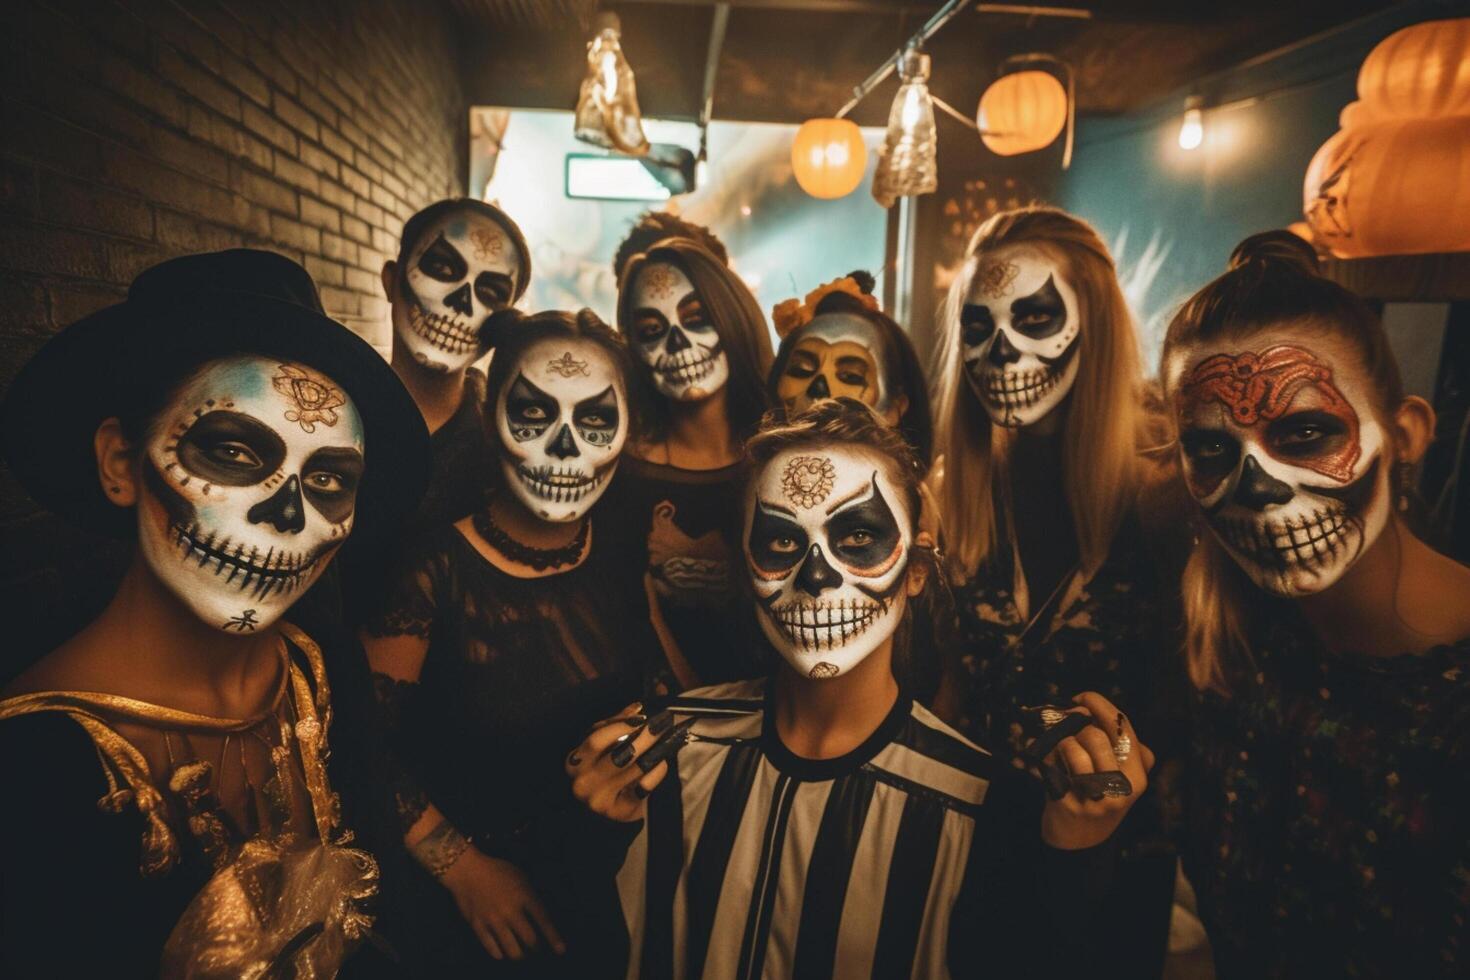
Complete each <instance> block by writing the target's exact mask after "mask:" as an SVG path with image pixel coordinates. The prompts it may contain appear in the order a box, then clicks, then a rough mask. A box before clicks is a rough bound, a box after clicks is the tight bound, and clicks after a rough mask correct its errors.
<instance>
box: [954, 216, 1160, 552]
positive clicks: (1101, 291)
mask: <svg viewBox="0 0 1470 980" xmlns="http://www.w3.org/2000/svg"><path fill="white" fill-rule="evenodd" d="M1008 245H1026V246H1029V247H1031V248H1034V249H1036V250H1038V251H1041V252H1044V253H1045V254H1046V255H1047V256H1048V257H1049V258H1051V259H1053V260H1054V261H1056V262H1058V263H1060V264H1061V266H1062V268H1063V270H1065V273H1066V276H1067V278H1068V280H1069V281H1070V282H1071V284H1072V288H1073V289H1074V290H1075V291H1076V294H1077V305H1078V309H1077V317H1078V319H1079V320H1080V321H1081V323H1082V331H1081V334H1080V336H1079V339H1078V341H1077V342H1078V343H1079V344H1080V345H1081V346H1080V347H1079V348H1078V351H1077V355H1076V356H1077V357H1078V359H1079V361H1080V363H1079V365H1078V371H1077V381H1076V382H1075V384H1074V385H1073V386H1072V391H1071V393H1070V395H1069V400H1070V407H1069V409H1068V411H1067V418H1066V428H1065V430H1064V432H1063V434H1062V444H1063V446H1062V479H1063V482H1064V486H1065V488H1066V492H1067V499H1068V500H1069V501H1070V502H1071V510H1072V523H1073V526H1074V527H1075V528H1076V533H1077V551H1078V556H1079V558H1080V560H1081V566H1082V569H1083V571H1084V573H1085V574H1091V573H1092V572H1093V571H1095V570H1096V569H1097V568H1098V567H1099V566H1100V565H1101V564H1102V563H1103V561H1104V560H1105V559H1106V558H1107V554H1108V550H1109V549H1110V548H1111V546H1112V542H1113V535H1114V534H1115V533H1116V532H1117V529H1118V525H1119V523H1120V522H1121V521H1122V519H1123V516H1124V514H1125V513H1126V512H1127V510H1128V509H1129V508H1130V507H1131V506H1132V505H1133V502H1134V497H1135V494H1136V491H1137V484H1138V465H1139V464H1138V451H1139V442H1140V438H1141V433H1142V423H1143V419H1142V414H1143V413H1142V409H1141V407H1140V406H1141V404H1142V396H1141V392H1142V387H1143V382H1142V367H1141V363H1140V362H1141V357H1140V355H1139V351H1138V337H1137V334H1136V333H1135V331H1134V328H1133V318H1132V316H1131V314H1130V313H1129V312H1128V304H1127V303H1126V302H1125V301H1124V299H1123V293H1122V290H1120V289H1119V288H1118V277H1117V270H1116V269H1115V268H1114V266H1113V259H1112V256H1111V255H1110V254H1108V249H1107V246H1106V245H1104V244H1103V241H1102V239H1101V238H1099V237H1098V234H1097V232H1096V231H1094V230H1093V228H1092V226H1091V225H1089V224H1087V222H1085V221H1083V220H1081V219H1080V218H1076V217H1073V216H1072V215H1070V214H1067V213H1066V212H1065V211H1060V210H1058V209H1056V208H1050V207H1041V206H1031V207H1025V208H1020V209H1018V210H1014V211H1002V212H1000V213H999V214H996V215H994V216H993V217H991V218H990V219H989V220H988V221H986V222H985V223H984V224H983V225H981V226H980V228H979V230H978V231H976V232H975V237H974V238H972V239H971V240H970V246H969V248H968V249H967V251H966V258H965V263H964V265H963V267H962V268H961V270H960V272H959V274H958V275H957V276H956V277H955V280H954V284H953V285H952V286H951V287H950V291H949V297H948V299H947V300H946V302H945V305H944V311H943V324H942V329H941V338H940V345H939V352H938V360H937V364H936V375H935V376H936V378H937V383H936V387H937V391H936V394H935V399H934V415H935V418H936V419H937V420H938V421H937V422H936V425H935V438H934V443H935V446H934V448H935V451H936V452H937V453H941V454H943V456H944V469H945V473H944V483H943V486H942V487H941V488H940V492H939V512H940V519H941V525H942V526H943V528H944V533H945V538H946V545H945V546H946V548H947V549H948V551H949V553H950V555H951V556H952V558H953V568H952V571H953V572H955V573H957V574H959V575H961V576H965V577H968V576H971V575H973V574H975V572H976V570H977V569H978V568H979V567H980V565H981V564H982V563H984V562H989V561H992V560H994V558H995V556H996V555H997V554H998V553H1000V554H1003V556H1004V557H1007V558H1008V557H1009V553H1010V550H1011V549H1010V544H1011V541H1010V534H1011V533H1012V532H1010V531H1003V530H1002V529H1003V528H1005V527H1006V519H1005V510H1006V506H1007V497H1008V496H1009V486H1010V481H1009V480H1008V479H1007V478H1006V473H1007V455H1008V452H1009V448H1010V443H1011V442H1012V441H1013V439H1014V435H1013V434H1012V433H1011V432H1009V431H1008V430H1006V429H1004V428H1002V427H1000V426H996V425H993V424H992V423H991V421H990V417H989V416H988V415H986V413H985V409H984V407H983V406H982V405H981V404H980V401H979V399H977V398H976V397H975V396H974V394H973V393H972V392H971V391H970V389H969V383H968V382H967V381H966V379H965V368H964V364H963V362H962V360H961V343H960V312H961V310H962V309H963V307H964V304H965V295H966V293H967V292H968V290H969V288H970V282H971V280H972V279H973V278H974V275H975V272H976V270H977V269H978V267H979V265H980V260H981V259H982V258H983V256H984V255H985V254H986V253H987V252H991V251H994V250H995V249H998V248H1002V247H1004V246H1008Z"/></svg>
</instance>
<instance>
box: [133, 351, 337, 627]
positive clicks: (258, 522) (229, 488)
mask: <svg viewBox="0 0 1470 980" xmlns="http://www.w3.org/2000/svg"><path fill="white" fill-rule="evenodd" d="M141 469H142V486H141V488H140V493H139V498H138V541H139V547H140V549H141V551H142V555H143V559H144V560H145V561H146V562H147V564H148V567H149V568H151V569H152V570H153V573H154V574H155V575H157V576H158V578H159V580H160V581H162V582H163V584H164V585H165V586H166V587H167V588H168V589H169V590H170V591H171V592H173V593H174V594H175V595H177V596H178V597H179V598H180V599H181V600H183V602H184V604H185V605H186V606H188V607H189V608H190V609H191V610H193V612H194V614H195V615H197V616H198V617H199V618H200V619H202V620H204V622H206V623H208V624H209V625H210V626H213V627H215V628H216V629H220V630H224V631H226V632H234V633H250V632H254V631H255V630H259V629H263V628H265V627H267V626H269V625H271V624H272V623H274V622H275V621H276V620H277V619H278V618H279V617H280V616H281V614H282V613H284V612H285V611H286V610H287V609H288V608H290V606H291V604H292V603H293V602H295V601H296V600H297V599H298V598H299V597H300V596H301V594H302V593H303V592H305V591H306V590H307V589H308V588H309V587H310V586H311V584H312V583H313V582H315V581H316V580H317V578H318V577H320V575H321V574H322V571H323V570H324V569H325V568H326V566H327V562H328V561H329V560H330V559H331V557H332V554H333V553H334V552H335V551H336V550H337V548H338V547H339V546H341V544H342V542H344V541H345V540H347V535H348V533H349V532H350V531H351V530H352V521H353V514H354V512H355V510H356V506H357V487H358V483H359V482H360V480H361V479H362V473H363V429H362V421H361V419H360V418H359V417H358V414H357V409H356V407H355V406H353V404H352V401H351V400H350V399H349V398H348V397H347V394H346V393H345V392H344V391H343V390H342V389H341V388H339V387H338V386H337V384H336V383H335V382H334V381H332V380H331V379H330V378H328V377H326V376H324V375H322V374H319V373H318V372H316V371H314V370H312V369H311V368H309V367H306V366H305V365H301V364H292V363H284V364H283V363H282V362H280V361H279V360H275V359H271V358H265V357H258V356H253V355H251V356H239V357H229V358H223V359H220V360H217V361H211V362H210V363H209V364H206V365H205V366H204V367H202V368H201V369H200V370H199V371H197V372H195V374H194V375H193V376H192V377H191V378H190V379H189V380H188V381H187V382H185V383H184V384H183V386H182V387H181V388H180V390H179V393H178V395H177V396H176V397H175V398H174V400H173V401H172V403H171V404H170V405H169V406H168V408H167V409H165V410H164V411H163V413H161V414H160V415H159V416H158V419H157V421H156V422H155V424H154V426H153V429H152V431H151V432H150V433H149V435H148V437H147V442H146V446H145V450H144V454H143V459H142V463H141Z"/></svg>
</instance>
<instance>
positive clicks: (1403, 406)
mask: <svg viewBox="0 0 1470 980" xmlns="http://www.w3.org/2000/svg"><path fill="white" fill-rule="evenodd" d="M1435 421H1436V420H1435V414H1434V406H1432V405H1430V404H1429V402H1427V401H1425V400H1424V399H1423V398H1420V397H1419V396H1418V395H1409V396H1408V397H1407V398H1405V399H1404V400H1403V401H1402V402H1401V403H1400V404H1399V407H1398V409H1397V410H1395V412H1394V416H1393V428H1394V435H1395V439H1394V442H1395V444H1396V445H1397V448H1398V456H1399V460H1400V461H1401V462H1404V463H1417V462H1419V460H1420V459H1422V458H1423V456H1424V453H1425V452H1426V451H1427V450H1428V449H1429V444H1430V443H1431V442H1433V441H1434V427H1435Z"/></svg>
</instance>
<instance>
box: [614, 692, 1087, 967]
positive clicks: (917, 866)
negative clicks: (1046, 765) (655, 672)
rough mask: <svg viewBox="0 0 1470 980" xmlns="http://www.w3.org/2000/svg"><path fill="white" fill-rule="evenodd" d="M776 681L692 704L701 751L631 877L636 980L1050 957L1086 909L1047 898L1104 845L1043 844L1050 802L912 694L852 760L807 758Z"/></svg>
mask: <svg viewBox="0 0 1470 980" xmlns="http://www.w3.org/2000/svg"><path fill="white" fill-rule="evenodd" d="M765 688H766V682H764V681H760V680H757V681H740V682H736V683H732V684H724V685H720V686H717V687H708V688H702V689H699V690H696V691H691V692H690V693H689V694H687V695H685V696H684V697H681V698H679V699H677V700H676V701H675V702H674V703H673V706H672V707H673V711H674V713H675V715H676V717H678V718H679V719H680V720H683V719H684V718H686V717H688V716H690V715H694V716H696V717H697V718H698V720H697V721H696V722H695V724H694V727H693V729H692V731H693V734H694V736H695V740H693V741H691V742H690V743H689V744H688V745H686V746H685V747H684V748H683V749H682V750H681V751H680V752H679V754H678V756H677V757H676V758H675V760H674V762H673V765H672V766H671V771H670V773H669V775H668V777H667V778H666V779H665V780H664V781H663V783H661V784H660V786H659V787H658V789H657V790H655V791H654V793H653V794H652V795H651V796H650V798H649V801H648V817H647V820H646V822H645V824H644V826H643V828H642V829H641V830H640V831H639V833H638V835H637V837H636V838H635V839H634V840H633V843H632V845H631V847H630V848H629V851H628V855H627V859H626V861H625V862H624V864H623V867H622V870H621V871H620V872H619V875H618V888H619V892H620V894H621V898H622V904H623V913H624V918H625V920H626V922H627V926H628V932H629V940H630V942H629V949H630V954H629V962H628V970H627V975H628V976H629V977H644V978H671V980H672V978H688V980H693V978H699V977H703V978H706V980H746V978H758V977H766V978H785V977H800V978H802V980H806V978H809V977H838V978H843V980H847V978H860V977H885V978H886V977H913V978H941V977H949V976H957V977H959V976H964V977H969V976H976V975H991V976H1015V975H1021V974H1022V973H1026V972H1030V969H1029V967H1031V966H1035V965H1038V963H1039V961H1040V960H1042V959H1047V958H1048V953H1049V952H1051V951H1054V949H1053V950H1050V951H1049V950H1047V949H1044V948H1041V947H1045V946H1047V945H1052V946H1053V947H1054V946H1055V944H1050V943H1048V942H1047V941H1043V940H1040V939H1038V938H1036V937H1039V936H1041V935H1049V934H1050V932H1049V928H1048V927H1047V924H1046V922H1045V921H1043V920H1046V919H1053V918H1055V916H1056V915H1058V914H1060V915H1067V914H1070V913H1068V912H1066V911H1065V910H1061V906H1058V905H1057V903H1055V902H1051V903H1050V904H1051V905H1052V906H1054V908H1045V907H1044V904H1045V899H1046V896H1048V895H1055V896H1060V897H1062V898H1063V899H1064V901H1063V902H1062V903H1061V904H1062V905H1065V904H1066V901H1065V900H1066V899H1068V898H1071V897H1076V896H1077V895H1079V894H1081V893H1084V892H1087V891H1089V889H1088V888H1086V887H1082V888H1080V889H1079V888H1078V887H1077V886H1078V885H1079V884H1082V885H1084V886H1085V885H1086V879H1087V878H1088V877H1090V876H1092V873H1093V869H1092V868H1091V867H1090V866H1089V862H1088V861H1086V860H1085V859H1082V860H1079V858H1078V857H1077V855H1087V854H1090V853H1091V852H1059V851H1052V850H1051V849H1050V848H1044V847H1042V845H1041V843H1040V835H1039V813H1040V811H1039V805H1038V802H1037V801H1038V800H1039V797H1036V798H1034V799H1032V798H1031V797H1032V796H1034V794H1029V793H1027V794H1025V795H1024V796H1019V795H1017V796H1013V798H1012V799H1010V800H1006V799H1004V797H1005V796H1006V795H1007V794H1008V793H1012V792H1014V791H1013V790H1011V787H1017V786H1023V785H1024V783H1023V782H1022V780H1023V778H1024V777H1021V776H1020V775H1019V774H1017V773H1015V771H1014V770H1012V769H1011V768H1010V766H1009V765H1007V764H1006V763H1004V762H1003V761H1001V760H998V759H996V758H994V757H992V756H991V755H990V754H989V753H988V752H986V751H985V750H983V749H981V748H979V747H978V746H976V745H974V744H973V743H971V742H969V741H967V740H966V739H965V738H963V737H962V736H960V735H959V734H958V733H956V732H955V731H953V730H952V729H950V728H949V727H948V726H946V725H945V724H944V723H943V722H941V721H939V719H937V718H936V717H934V715H932V714H931V713H929V712H928V711H927V710H925V709H924V708H923V707H921V706H920V705H918V704H917V703H915V702H913V701H912V700H910V699H908V698H907V697H905V696H900V698H899V700H898V702H897V703H896V704H895V705H894V708H893V710H892V711H891V712H890V713H889V715H888V717H887V718H885V720H884V721H883V723H882V724H881V725H879V726H878V728H877V730H876V731H874V733H873V734H872V735H871V736H870V737H869V738H868V739H867V741H866V742H864V743H863V744H862V745H861V746H859V747H858V748H857V749H855V750H853V751H852V752H850V753H848V754H847V755H845V756H842V757H840V758H836V759H825V760H811V759H803V758H799V757H797V756H795V755H793V754H792V753H791V752H790V751H789V750H788V749H787V748H786V747H785V746H784V745H783V744H782V743H781V741H780V738H779V737H778V736H777V734H776V731H775V727H774V724H773V722H772V721H771V720H770V718H769V717H768V712H767V710H766V709H767V703H766V701H767V697H768V694H767V692H766V689H765ZM1028 789H1029V787H1028ZM1093 850H1094V851H1096V850H1098V849H1093ZM1093 863H1095V862H1093ZM1038 885H1040V886H1041V887H1039V888H1038ZM1038 894H1039V895H1040V896H1041V898H1042V901H1037V897H1038ZM1038 944H1039V945H1038Z"/></svg>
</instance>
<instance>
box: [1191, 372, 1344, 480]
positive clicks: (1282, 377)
mask: <svg viewBox="0 0 1470 980" xmlns="http://www.w3.org/2000/svg"><path fill="white" fill-rule="evenodd" d="M1308 391H1310V392H1315V393H1317V394H1318V395H1319V396H1320V397H1321V399H1322V404H1321V405H1319V406H1316V408H1317V410H1318V411H1322V412H1326V413H1327V414H1329V415H1332V416H1335V417H1336V418H1338V419H1340V420H1341V421H1342V423H1343V424H1344V425H1345V426H1346V427H1347V430H1348V436H1349V437H1348V438H1347V439H1345V440H1343V442H1342V445H1341V446H1340V447H1339V448H1338V449H1337V450H1336V451H1334V452H1332V453H1330V454H1327V455H1323V456H1319V457H1316V458H1299V457H1298V458H1294V459H1291V460H1289V462H1291V463H1292V464H1293V465H1296V466H1302V467H1305V468H1307V469H1310V470H1313V471H1315V472H1317V473H1321V474H1322V475H1323V476H1326V477H1330V478H1331V479H1333V480H1336V481H1337V482H1338V483H1346V482H1347V481H1348V480H1349V479H1351V478H1352V473H1353V465H1354V464H1355V463H1357V461H1358V455H1359V454H1360V453H1361V452H1362V446H1361V444H1360V442H1359V438H1358V413H1357V412H1355V411H1353V407H1352V405H1350V404H1348V401H1347V399H1346V398H1344V397H1343V396H1342V393H1341V392H1340V391H1338V390H1337V386H1336V385H1334V384H1333V383H1332V369H1331V368H1329V367H1328V366H1327V365H1326V364H1324V363H1322V361H1321V360H1319V359H1318V358H1317V357H1316V356H1315V355H1314V354H1312V353H1311V352H1310V351H1307V350H1304V349H1303V348H1301V347H1293V346H1291V345H1289V344H1281V345H1278V346H1275V347H1269V348H1267V349H1266V350H1264V351H1261V352H1260V353H1255V352H1254V351H1242V352H1241V353H1239V354H1216V355H1214V356H1213V357H1208V358H1206V359H1205V360H1203V361H1201V362H1200V363H1199V364H1197V365H1195V368H1194V370H1193V371H1191V372H1189V374H1188V375H1186V376H1185V378H1184V380H1183V381H1182V382H1181V385H1180V395H1179V416H1180V419H1181V420H1183V419H1185V418H1188V417H1189V416H1191V415H1192V414H1193V413H1194V412H1195V411H1196V410H1197V409H1199V408H1200V407H1202V406H1204V405H1206V404H1209V403H1211V402H1218V403H1220V404H1221V405H1223V406H1224V407H1225V410H1226V411H1227V412H1229V413H1230V418H1231V421H1233V422H1234V423H1235V424H1236V425H1239V426H1242V427H1245V428H1255V427H1257V426H1259V425H1264V424H1267V423H1270V422H1273V421H1275V420H1276V419H1279V418H1281V417H1282V416H1283V415H1285V414H1286V412H1287V410H1288V409H1290V408H1291V407H1292V405H1293V403H1295V402H1296V400H1297V398H1298V397H1299V396H1300V395H1302V394H1303V393H1304V392H1308ZM1267 445H1269V443H1267ZM1273 455H1274V454H1273ZM1214 482H1215V483H1218V482H1219V481H1218V480H1215V481H1214ZM1195 489H1196V493H1197V494H1199V495H1201V496H1203V495H1205V494H1207V493H1208V492H1209V491H1210V490H1211V489H1213V487H1196V488H1195Z"/></svg>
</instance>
